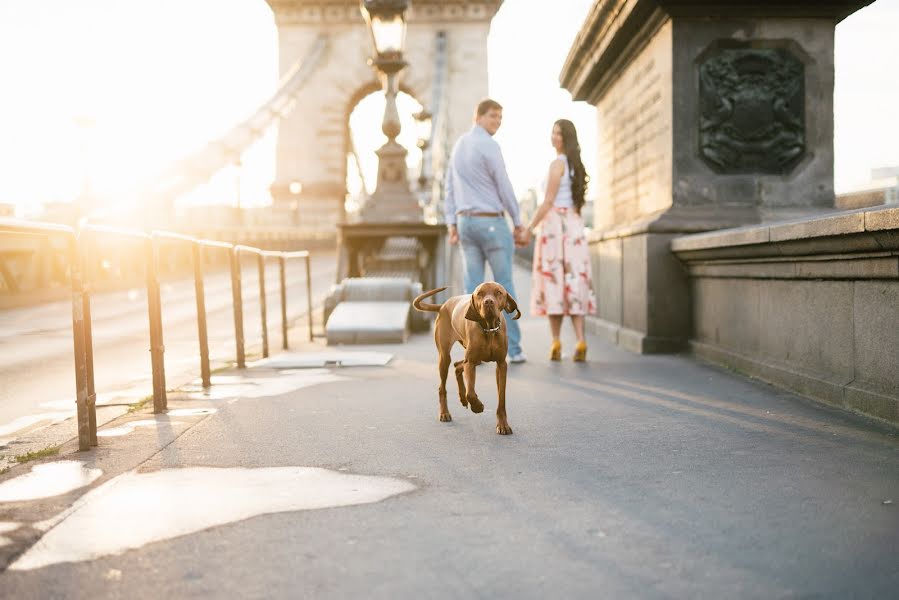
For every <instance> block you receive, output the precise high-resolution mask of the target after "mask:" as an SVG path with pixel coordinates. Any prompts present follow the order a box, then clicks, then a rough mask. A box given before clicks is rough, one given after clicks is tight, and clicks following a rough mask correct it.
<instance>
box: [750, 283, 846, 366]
mask: <svg viewBox="0 0 899 600" xmlns="http://www.w3.org/2000/svg"><path fill="white" fill-rule="evenodd" d="M759 322H760V323H763V324H764V327H763V328H762V331H761V338H760V354H761V356H764V357H765V358H766V359H768V360H771V361H773V362H776V363H781V364H784V365H788V366H791V367H792V368H794V369H798V370H801V371H803V372H806V373H810V374H816V375H817V376H820V377H821V378H822V379H827V380H832V381H842V382H843V383H848V382H849V381H852V379H853V378H854V377H855V375H854V368H853V362H854V357H853V350H852V346H853V339H854V332H853V283H852V282H851V281H785V280H769V281H765V282H764V285H762V286H760V296H759Z"/></svg>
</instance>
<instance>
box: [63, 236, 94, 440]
mask: <svg viewBox="0 0 899 600" xmlns="http://www.w3.org/2000/svg"><path fill="white" fill-rule="evenodd" d="M68 246H69V248H68V251H69V252H68V253H69V271H70V279H71V282H72V340H73V342H74V349H75V405H76V407H77V415H78V416H77V418H78V449H79V450H81V451H84V450H90V449H91V435H90V416H89V415H88V412H89V410H88V405H87V395H88V394H87V365H86V364H85V363H86V358H85V353H84V286H83V281H82V278H81V257H80V256H79V254H78V241H77V239H76V238H75V236H74V234H73V235H72V236H71V237H70V238H69V240H68Z"/></svg>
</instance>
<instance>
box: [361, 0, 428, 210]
mask: <svg viewBox="0 0 899 600" xmlns="http://www.w3.org/2000/svg"><path fill="white" fill-rule="evenodd" d="M408 5H409V1H408V0H362V1H361V5H360V9H361V11H362V16H363V17H365V21H366V22H367V23H368V28H369V31H370V32H371V38H372V44H373V46H374V50H375V57H374V58H372V59H371V60H369V64H370V65H371V66H373V67H375V69H377V71H378V74H379V76H380V78H381V85H382V87H383V88H384V95H385V97H386V100H387V102H386V105H385V107H384V119H383V121H382V122H381V131H383V132H384V135H386V136H387V143H386V144H384V145H383V146H381V147H380V148H379V149H378V150H377V151H376V152H375V154H377V155H378V181H377V184H376V187H375V191H374V193H373V194H372V195H371V197H370V198H369V199H368V200H367V201H366V203H365V206H363V207H362V219H363V220H365V221H379V222H380V221H421V220H422V212H421V208H420V207H419V205H418V202H417V200H416V199H415V195H414V194H413V193H412V192H411V190H410V189H409V182H408V178H407V174H406V154H407V153H406V149H405V148H403V147H402V146H401V145H400V144H398V143H397V141H396V137H397V136H398V135H399V134H400V117H399V113H398V112H397V108H396V95H397V86H398V78H399V72H400V71H402V70H403V68H404V67H405V66H406V64H407V63H406V61H405V60H403V46H404V45H405V41H406V16H405V13H406V8H408Z"/></svg>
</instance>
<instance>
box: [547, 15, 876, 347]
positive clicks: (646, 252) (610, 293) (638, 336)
mask: <svg viewBox="0 0 899 600" xmlns="http://www.w3.org/2000/svg"><path fill="white" fill-rule="evenodd" d="M871 1H872V0H803V1H796V2H789V3H784V2H777V1H774V0H769V1H767V2H766V1H757V2H744V1H741V0H738V1H736V2H724V1H717V2H716V1H714V0H713V1H709V2H701V3H700V2H696V1H695V0H692V1H691V0H597V2H596V3H595V4H594V6H593V9H592V10H591V12H590V14H589V16H588V18H587V21H586V22H585V24H584V26H583V28H582V29H581V32H580V33H579V35H578V37H577V39H576V40H575V43H574V45H573V47H572V48H571V50H570V52H569V55H568V58H567V60H566V63H565V66H564V68H563V70H562V73H561V83H562V85H563V86H564V87H565V88H566V89H568V90H569V91H570V92H571V93H572V94H573V96H574V99H575V100H586V101H588V102H590V103H591V104H593V105H595V106H596V107H597V114H598V119H599V132H600V136H601V137H600V141H599V157H600V159H599V164H598V165H595V167H594V169H593V170H592V171H593V172H592V173H591V175H592V176H593V179H592V185H594V186H596V188H597V189H598V196H597V201H596V204H595V208H594V211H595V212H594V223H595V227H596V231H595V232H594V236H593V238H592V240H591V251H592V255H593V264H594V270H595V273H594V281H595V282H596V285H597V294H598V299H599V318H597V319H592V320H591V321H590V325H591V327H592V328H593V329H594V330H595V331H597V332H599V333H601V334H604V335H605V337H607V338H608V339H610V340H612V341H615V342H617V343H618V344H620V345H622V346H624V347H626V348H628V349H630V350H633V351H636V352H669V351H677V350H679V349H681V348H683V347H684V345H685V343H686V340H687V338H688V336H689V332H690V311H691V307H690V295H689V287H688V283H687V277H686V273H685V271H684V269H683V267H682V265H681V264H680V263H679V261H678V260H677V259H676V258H674V256H673V255H672V254H671V252H670V249H669V245H670V242H671V240H672V239H673V238H674V237H677V236H678V235H681V234H684V233H695V232H699V231H707V230H712V229H721V228H727V227H734V226H739V225H744V224H750V223H758V222H760V221H769V220H773V219H780V218H788V217H794V216H802V215H808V214H813V213H815V212H823V211H827V210H832V208H833V203H834V192H833V79H834V68H833V38H834V27H835V25H836V24H837V23H838V22H839V21H840V20H841V19H843V18H845V17H846V16H848V15H849V14H851V13H852V12H854V11H856V10H857V9H858V8H860V7H862V6H864V5H867V4H870V3H871Z"/></svg>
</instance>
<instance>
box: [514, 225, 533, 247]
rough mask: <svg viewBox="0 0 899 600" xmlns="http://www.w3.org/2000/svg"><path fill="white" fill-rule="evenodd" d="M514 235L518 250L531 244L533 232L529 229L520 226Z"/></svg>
mask: <svg viewBox="0 0 899 600" xmlns="http://www.w3.org/2000/svg"><path fill="white" fill-rule="evenodd" d="M512 235H513V237H514V238H515V247H516V248H524V247H525V246H527V245H528V244H530V243H531V230H530V228H529V227H525V226H524V225H519V226H518V227H516V228H515V231H514V232H513V234H512Z"/></svg>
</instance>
